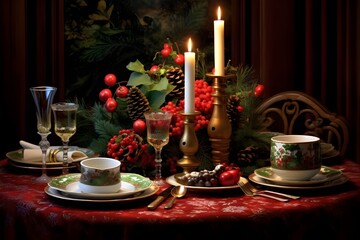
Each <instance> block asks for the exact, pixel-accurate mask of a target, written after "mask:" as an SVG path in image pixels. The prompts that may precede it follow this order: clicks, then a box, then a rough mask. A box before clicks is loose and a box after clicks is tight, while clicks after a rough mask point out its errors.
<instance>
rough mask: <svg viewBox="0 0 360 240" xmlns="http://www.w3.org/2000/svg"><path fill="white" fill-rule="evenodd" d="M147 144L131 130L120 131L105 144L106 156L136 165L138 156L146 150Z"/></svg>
mask: <svg viewBox="0 0 360 240" xmlns="http://www.w3.org/2000/svg"><path fill="white" fill-rule="evenodd" d="M147 147H148V145H147V144H143V139H142V137H140V136H139V135H138V134H136V133H135V132H134V130H131V129H122V130H120V131H119V134H117V135H114V136H113V137H112V138H111V139H110V140H109V142H108V144H107V156H109V157H112V158H114V159H118V160H124V161H127V162H130V163H133V164H134V163H136V161H137V160H138V157H139V155H140V154H141V153H142V152H143V151H144V150H146V149H147Z"/></svg>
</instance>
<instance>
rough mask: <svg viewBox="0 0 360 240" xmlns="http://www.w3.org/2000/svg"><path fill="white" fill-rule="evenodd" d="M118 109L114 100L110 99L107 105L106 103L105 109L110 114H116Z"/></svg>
mask: <svg viewBox="0 0 360 240" xmlns="http://www.w3.org/2000/svg"><path fill="white" fill-rule="evenodd" d="M116 108H117V102H116V100H115V99H114V98H112V97H111V98H108V100H106V103H105V109H106V111H108V112H115V110H116Z"/></svg>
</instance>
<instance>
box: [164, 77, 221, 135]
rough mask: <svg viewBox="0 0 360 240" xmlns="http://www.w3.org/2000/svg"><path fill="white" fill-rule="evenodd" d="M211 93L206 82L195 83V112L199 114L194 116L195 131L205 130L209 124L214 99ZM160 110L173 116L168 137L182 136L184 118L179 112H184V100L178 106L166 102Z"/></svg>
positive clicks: (198, 81) (210, 87)
mask: <svg viewBox="0 0 360 240" xmlns="http://www.w3.org/2000/svg"><path fill="white" fill-rule="evenodd" d="M212 91H213V88H212V86H210V85H208V83H207V82H206V81H204V80H196V81H195V110H196V111H199V112H200V114H198V115H196V116H195V131H198V130H200V129H202V128H206V127H207V125H208V124H209V120H210V118H211V114H212V110H213V101H214V97H213V96H212V95H211V93H212ZM161 109H162V110H163V111H166V112H171V113H172V114H173V118H172V122H171V124H170V133H169V134H170V136H182V133H183V130H184V124H183V122H184V119H185V117H184V116H183V115H181V112H182V111H184V100H183V99H182V100H180V101H179V102H178V104H175V103H174V102H168V104H167V105H165V106H163V107H162V108H161Z"/></svg>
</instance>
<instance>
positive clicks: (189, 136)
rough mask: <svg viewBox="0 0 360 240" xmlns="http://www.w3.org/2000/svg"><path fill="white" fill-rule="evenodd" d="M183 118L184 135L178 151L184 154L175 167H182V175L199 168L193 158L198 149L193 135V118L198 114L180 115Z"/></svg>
mask: <svg viewBox="0 0 360 240" xmlns="http://www.w3.org/2000/svg"><path fill="white" fill-rule="evenodd" d="M181 114H182V115H183V116H185V121H184V133H183V135H182V137H181V139H180V143H179V146H180V150H181V151H182V152H183V153H184V155H183V158H181V159H180V160H179V161H178V162H177V165H178V166H180V167H182V168H183V170H184V173H190V172H192V171H194V170H195V169H196V168H197V167H199V166H200V161H198V160H197V159H196V157H195V154H196V153H197V151H198V149H199V143H198V140H197V137H196V133H195V128H194V125H195V116H196V115H198V114H200V112H198V111H195V112H194V113H181Z"/></svg>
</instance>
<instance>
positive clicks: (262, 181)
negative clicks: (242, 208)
mask: <svg viewBox="0 0 360 240" xmlns="http://www.w3.org/2000/svg"><path fill="white" fill-rule="evenodd" d="M249 180H250V181H252V182H254V183H257V184H259V185H263V186H267V187H273V188H280V189H292V190H310V189H323V188H330V187H335V186H338V185H341V184H344V183H346V182H347V181H348V178H347V177H346V176H345V175H341V176H340V177H339V178H336V179H334V180H330V181H327V182H323V183H320V184H317V185H302V186H301V185H298V186H289V185H279V184H276V183H274V182H272V181H268V180H266V179H263V178H260V177H258V176H256V175H255V174H254V173H252V174H250V175H249Z"/></svg>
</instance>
